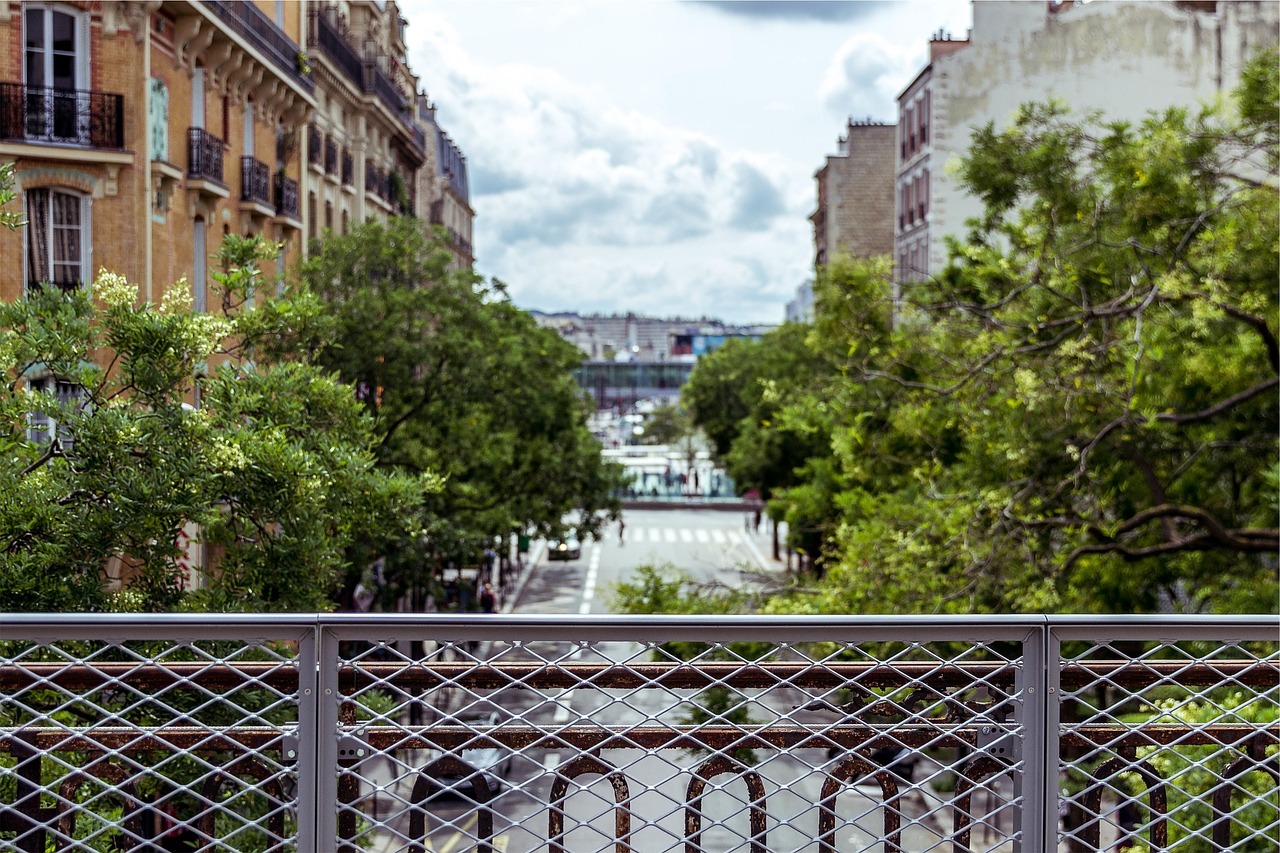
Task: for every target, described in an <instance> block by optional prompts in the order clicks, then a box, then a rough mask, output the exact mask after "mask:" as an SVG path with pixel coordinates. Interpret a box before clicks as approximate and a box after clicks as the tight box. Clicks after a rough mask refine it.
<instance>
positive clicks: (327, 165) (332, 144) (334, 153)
mask: <svg viewBox="0 0 1280 853" xmlns="http://www.w3.org/2000/svg"><path fill="white" fill-rule="evenodd" d="M324 171H325V174H328V175H337V174H338V142H337V140H336V139H334V138H333V137H332V136H330V137H329V138H328V139H327V140H325V143H324Z"/></svg>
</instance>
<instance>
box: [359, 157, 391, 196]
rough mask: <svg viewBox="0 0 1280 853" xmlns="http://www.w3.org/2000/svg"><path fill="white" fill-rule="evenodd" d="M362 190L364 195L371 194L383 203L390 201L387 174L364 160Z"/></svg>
mask: <svg viewBox="0 0 1280 853" xmlns="http://www.w3.org/2000/svg"><path fill="white" fill-rule="evenodd" d="M364 189H365V192H366V193H372V194H373V195H375V196H377V197H378V198H380V199H382V200H383V201H390V199H391V186H390V180H389V178H388V175H387V172H386V170H385V169H383V168H381V167H380V166H378V165H377V164H376V163H374V162H373V161H372V160H366V161H365V164H364Z"/></svg>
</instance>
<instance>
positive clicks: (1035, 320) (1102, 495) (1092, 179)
mask: <svg viewBox="0 0 1280 853" xmlns="http://www.w3.org/2000/svg"><path fill="white" fill-rule="evenodd" d="M1276 64H1277V61H1276V54H1275V52H1271V53H1268V54H1264V55H1262V56H1260V57H1259V59H1258V60H1257V61H1256V62H1255V63H1254V64H1253V65H1252V66H1251V68H1250V69H1249V71H1248V72H1247V73H1246V74H1245V75H1244V82H1243V84H1242V88H1241V90H1240V91H1239V93H1238V96H1237V98H1236V100H1235V102H1234V104H1235V106H1236V109H1235V111H1234V112H1232V111H1229V110H1228V109H1227V108H1207V109H1205V110H1202V111H1200V112H1199V113H1197V114H1194V115H1193V114H1191V113H1189V112H1188V111H1185V110H1168V111H1166V112H1164V113H1161V114H1153V115H1152V116H1150V117H1149V118H1148V119H1146V120H1145V121H1143V122H1141V123H1138V124H1136V125H1129V124H1125V123H1111V124H1100V123H1099V122H1098V121H1097V120H1096V119H1093V118H1088V117H1086V118H1079V117H1075V116H1073V115H1071V114H1070V113H1069V112H1068V111H1067V110H1066V109H1065V108H1063V107H1062V106H1060V105H1055V104H1049V105H1029V106H1027V107H1025V108H1023V109H1022V110H1021V111H1020V112H1019V113H1018V114H1017V115H1016V116H1015V119H1014V121H1013V123H1012V125H1011V126H1010V127H1008V128H1006V129H1004V130H997V129H996V128H995V127H994V126H988V127H986V128H983V129H982V130H980V131H979V132H977V133H976V134H975V137H974V140H973V146H972V149H971V151H970V153H969V156H968V157H967V158H966V159H965V160H964V161H963V163H962V164H961V165H960V168H959V170H958V173H957V174H958V175H959V177H960V179H961V180H962V181H963V182H964V184H965V186H967V187H968V189H969V190H970V191H971V192H973V193H974V194H975V195H976V196H978V197H979V198H981V199H982V201H983V203H984V208H985V210H984V214H983V216H982V217H980V218H978V219H977V220H975V221H973V222H971V223H970V227H971V232H970V234H969V235H968V238H967V240H965V241H964V242H959V241H956V242H953V243H952V244H951V247H950V252H951V261H950V263H949V265H948V266H947V267H946V269H944V270H943V271H942V272H941V273H940V274H939V275H938V276H937V277H936V278H934V279H931V280H928V281H922V282H915V283H906V284H904V285H902V292H901V293H900V294H898V293H896V292H895V289H894V285H893V283H892V282H891V281H890V275H889V269H888V266H887V263H886V262H884V261H857V262H855V261H851V260H848V259H838V260H837V261H836V262H835V263H833V264H831V265H830V266H828V267H826V268H824V269H821V270H820V271H819V275H818V280H817V283H816V286H815V292H816V298H817V310H816V319H815V321H814V323H813V324H812V326H811V327H809V328H808V329H807V330H806V331H805V332H804V335H805V337H804V339H803V343H804V347H805V348H806V349H807V350H808V352H809V353H810V355H811V360H810V361H806V360H805V359H804V358H803V357H802V356H801V355H800V354H795V355H793V357H792V358H791V359H790V360H788V359H786V358H785V356H784V354H785V353H787V352H792V353H795V350H794V349H788V348H787V347H786V346H784V344H783V336H782V335H779V336H778V337H777V338H775V339H772V340H769V339H766V340H765V341H762V342H760V344H759V345H758V347H757V351H756V352H751V351H749V350H748V351H743V352H741V353H740V354H739V355H738V357H737V358H735V359H732V360H730V359H728V358H726V359H725V360H723V361H716V360H715V359H714V357H713V358H711V359H708V360H707V361H706V362H705V363H704V364H699V366H698V368H697V369H696V370H695V372H694V375H693V377H692V378H691V380H690V399H691V401H692V402H691V407H692V410H693V411H694V414H695V418H696V419H697V420H698V422H699V424H700V425H702V426H703V427H704V429H706V430H707V432H708V434H709V435H710V436H712V438H713V440H714V441H715V442H716V447H717V450H718V451H719V452H720V454H721V455H722V457H723V458H724V459H725V460H726V462H727V464H728V465H729V466H730V473H731V474H733V476H734V477H735V480H737V481H738V482H739V483H741V484H744V485H757V486H758V487H761V486H764V487H767V488H768V491H767V494H768V495H769V497H770V498H771V499H772V500H771V512H773V513H774V514H775V515H778V514H784V515H785V516H786V517H787V518H788V520H789V521H791V522H792V526H793V528H798V527H803V528H808V529H809V530H810V531H811V532H812V533H814V535H816V536H817V537H818V542H817V543H816V545H817V547H819V548H821V549H822V550H823V551H824V553H825V561H824V562H823V566H824V568H825V570H826V572H827V575H826V577H825V578H824V580H823V582H822V583H820V584H818V585H817V586H816V588H815V589H814V590H813V592H812V593H809V594H805V595H800V596H788V597H786V598H781V599H779V600H777V601H775V602H773V604H772V605H771V607H772V608H773V609H774V610H776V611H779V612H855V613H856V612H943V611H955V612H971V611H1030V612H1037V611H1057V610H1063V611H1077V610H1078V611H1095V612H1098V611H1100V612H1131V611H1153V610H1161V609H1167V608H1175V609H1191V610H1204V609H1209V610H1218V611H1246V610H1264V611H1267V610H1273V609H1274V608H1275V606H1276V600H1277V587H1276V554H1277V551H1278V550H1280V532H1278V531H1277V526H1276V505H1277V496H1276V483H1277V466H1276V459H1277V428H1276V424H1277V422H1278V421H1280V409H1278V407H1277V389H1280V348H1278V347H1277V338H1276V330H1277V326H1278V325H1280V323H1278V320H1280V305H1278V304H1277V303H1278V294H1277V289H1276V281H1277V280H1280V267H1278V263H1277V258H1278V252H1277V249H1278V238H1280V222H1278V221H1277V213H1278V211H1277V206H1276V203H1275V198H1276V183H1275V167H1276V163H1277V159H1276V157H1277V129H1276V128H1277V122H1276V120H1275V116H1276V114H1277V110H1278V109H1280V103H1278V102H1277V92H1278V91H1280V86H1278V85H1277V83H1276V79H1277V75H1276ZM789 334H791V335H793V336H795V337H797V338H798V337H799V336H800V334H801V333H800V332H799V331H798V330H797V331H791V332H789ZM805 364H809V365H815V366H814V367H811V368H810V369H808V370H803V369H802V370H797V369H796V365H805ZM704 368H705V370H704ZM779 389H783V390H779ZM753 466H754V467H753ZM796 535H797V534H796V533H795V531H794V530H793V537H795V536H796ZM809 547H812V545H810V546H809Z"/></svg>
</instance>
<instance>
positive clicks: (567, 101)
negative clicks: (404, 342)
mask: <svg viewBox="0 0 1280 853" xmlns="http://www.w3.org/2000/svg"><path fill="white" fill-rule="evenodd" d="M401 6H402V9H403V11H404V13H405V16H406V17H407V18H408V19H409V29H408V37H409V59H410V62H411V64H412V66H413V68H414V70H415V71H416V72H417V73H418V74H419V75H420V77H421V80H422V84H423V86H424V87H425V88H426V90H427V93H428V95H429V96H430V97H431V99H432V100H433V101H434V102H435V103H436V105H437V108H438V111H437V118H438V120H439V122H440V125H441V126H442V127H443V128H444V129H445V131H446V132H448V133H449V135H450V136H451V137H452V138H453V139H454V140H455V141H456V142H457V143H458V145H459V146H460V147H461V149H462V151H463V153H464V154H465V155H466V157H467V164H468V170H469V173H470V179H471V205H472V207H473V208H475V211H476V221H475V234H474V238H475V239H474V243H475V250H476V255H477V263H476V269H477V271H478V272H479V273H481V274H482V275H485V276H495V277H497V278H500V279H502V280H503V281H505V282H506V283H507V284H508V286H509V287H510V292H511V294H512V298H513V299H514V301H515V302H516V304H518V305H520V306H521V307H523V308H529V309H540V310H544V311H558V310H576V311H581V312H584V313H589V312H604V313H612V312H625V311H635V312H637V313H642V314H650V315H656V316H660V317H674V316H682V317H701V316H708V317H715V318H719V319H723V320H727V321H731V322H744V323H745V322H780V321H781V319H782V316H783V308H784V306H785V304H786V302H787V301H788V300H789V299H790V298H791V297H792V296H793V295H794V292H795V289H796V286H797V285H799V284H800V283H801V282H802V281H804V280H805V279H806V278H807V277H809V275H810V271H811V264H812V255H813V249H812V243H813V237H812V231H811V228H810V224H809V221H808V218H807V217H808V216H809V214H810V213H812V212H813V209H814V206H815V204H816V198H817V196H816V189H815V185H814V181H813V173H814V172H815V171H817V169H818V168H819V167H820V166H821V165H822V163H823V161H824V158H825V157H826V156H827V155H828V154H833V153H835V150H836V140H837V138H838V137H839V136H840V135H841V134H842V133H843V131H844V127H845V123H846V121H847V120H848V118H849V117H853V118H855V119H862V118H868V117H870V118H875V119H880V120H886V121H890V120H893V118H894V107H893V104H894V98H895V96H896V95H897V94H898V92H899V91H900V90H901V89H902V88H903V87H904V86H905V85H906V84H907V83H908V82H910V80H911V79H912V78H913V77H914V76H915V75H916V73H918V72H919V70H920V69H921V68H922V67H923V64H924V61H925V56H926V50H927V41H928V38H929V35H930V34H931V33H933V32H936V31H937V30H939V29H943V30H948V31H950V32H952V33H953V34H955V35H956V36H957V37H961V36H963V35H964V33H965V30H966V29H967V28H968V26H969V23H970V12H969V3H968V2H967V0H912V2H905V0H898V1H897V2H870V1H869V0H867V1H866V2H835V0H830V1H829V2H806V1H805V0H791V2H768V0H756V2H729V0H720V1H719V2H717V0H711V2H700V0H643V2H641V0H627V1H626V2H623V0H597V2H567V0H482V1H479V2H478V0H403V2H402V4H401Z"/></svg>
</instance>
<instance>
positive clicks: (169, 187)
mask: <svg viewBox="0 0 1280 853" xmlns="http://www.w3.org/2000/svg"><path fill="white" fill-rule="evenodd" d="M405 36H406V33H405V21H404V19H403V18H402V17H401V16H400V13H399V11H398V9H397V7H396V5H395V3H394V2H391V0H341V2H337V3H324V4H319V3H311V2H307V0H301V2H298V1H297V0H253V2H246V1H245V0H201V2H195V0H117V2H48V3H44V2H10V0H0V45H3V49H0V162H12V163H13V164H14V174H15V187H14V188H15V190H16V191H17V192H18V194H19V198H20V203H21V209H22V212H23V213H24V214H25V217H26V220H27V224H26V225H24V226H23V227H22V228H21V229H19V230H18V231H8V230H0V259H3V263H0V299H2V300H14V299H21V298H23V295H24V294H25V293H26V292H27V291H28V289H29V288H32V287H38V286H42V283H52V284H53V285H56V286H59V287H79V286H83V285H85V284H86V283H88V282H90V281H92V279H93V278H94V276H95V275H96V274H97V271H98V270H99V269H101V268H106V269H109V270H111V271H112V272H116V273H120V274H122V275H124V276H126V277H127V278H128V279H129V280H130V281H131V282H134V283H136V284H137V285H139V287H140V290H141V298H142V299H145V300H147V301H152V302H156V301H158V300H159V299H160V297H161V295H162V294H163V292H164V291H165V289H167V288H168V287H169V286H170V285H172V284H173V283H174V282H177V281H179V280H180V279H182V278H184V277H185V278H186V280H187V281H188V282H189V283H190V286H191V288H192V298H193V303H194V306H195V307H196V309H197V310H205V309H206V307H211V306H210V300H209V298H208V290H207V288H208V284H209V275H208V273H209V263H210V261H209V258H210V256H211V255H214V254H216V252H217V251H218V247H219V244H220V242H221V240H222V237H223V235H226V234H240V235H250V234H253V235H263V236H265V237H267V238H269V239H271V240H273V241H277V242H279V243H281V244H282V245H283V247H284V249H283V253H282V255H281V256H280V258H279V261H278V266H277V272H281V273H283V272H284V271H285V270H286V269H289V268H292V267H293V266H294V265H295V264H296V262H297V261H299V260H300V259H301V258H302V257H303V256H304V255H305V253H306V252H307V250H308V240H309V238H312V237H321V236H322V235H323V233H324V231H325V230H326V229H329V230H332V231H335V232H338V233H342V232H345V231H346V230H348V229H349V228H350V227H351V226H352V225H353V224H354V223H357V222H361V221H364V220H367V219H369V218H384V219H385V218H386V217H388V216H391V215H395V214H412V215H416V216H418V217H419V218H420V219H421V220H422V221H423V223H424V227H431V223H435V224H439V225H441V226H444V227H446V228H447V232H446V233H447V234H448V235H450V239H451V244H450V245H451V249H452V251H453V252H454V255H455V258H456V264H457V266H459V267H469V266H470V265H471V263H472V261H473V259H474V256H473V250H472V247H471V219H472V217H473V216H474V213H473V212H472V210H471V207H470V205H469V197H468V188H467V182H466V168H465V166H466V163H465V159H464V158H463V156H462V154H461V152H460V151H459V150H458V148H457V146H456V145H455V144H454V143H453V142H452V141H451V140H449V139H448V137H447V136H446V135H445V134H444V133H443V131H442V130H441V129H440V128H439V126H438V125H437V124H436V121H435V111H434V109H423V108H420V105H422V104H426V96H425V95H423V94H421V93H420V87H419V85H418V80H417V78H416V77H415V76H414V75H413V73H412V71H411V70H410V68H409V66H408V62H407V60H406V44H405ZM304 46H305V47H304ZM266 296H267V294H265V293H264V294H260V298H265V297H266ZM103 357H104V358H105V357H107V356H106V355H104V356H103ZM26 386H27V388H28V389H29V390H37V389H50V390H55V389H56V391H57V393H58V394H60V395H65V396H67V397H68V399H74V398H75V396H76V389H75V388H74V387H72V386H70V385H69V384H68V383H65V382H59V381H57V379H56V377H52V376H48V375H43V374H42V373H41V372H40V370H38V369H37V370H35V371H32V372H31V373H30V374H29V375H28V376H27V377H26ZM64 386H66V387H65V388H64ZM43 440H49V437H48V435H47V433H45V434H43ZM186 537H187V539H186V541H184V543H183V548H184V549H185V550H187V552H188V560H187V562H188V564H189V565H192V566H197V567H198V566H200V565H202V564H205V561H204V560H203V559H202V556H203V555H202V553H201V548H200V547H199V544H198V531H196V530H194V529H191V530H188V531H187V532H186Z"/></svg>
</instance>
